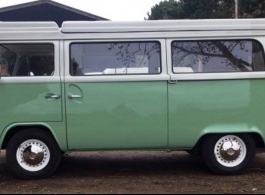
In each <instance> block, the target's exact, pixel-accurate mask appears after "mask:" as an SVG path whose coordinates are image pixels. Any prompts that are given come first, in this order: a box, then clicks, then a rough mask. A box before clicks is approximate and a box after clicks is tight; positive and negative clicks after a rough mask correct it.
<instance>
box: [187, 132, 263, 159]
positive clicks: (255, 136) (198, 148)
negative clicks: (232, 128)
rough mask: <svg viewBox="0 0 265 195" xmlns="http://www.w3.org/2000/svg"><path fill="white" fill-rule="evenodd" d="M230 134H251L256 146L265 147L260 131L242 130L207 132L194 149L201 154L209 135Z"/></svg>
mask: <svg viewBox="0 0 265 195" xmlns="http://www.w3.org/2000/svg"><path fill="white" fill-rule="evenodd" d="M229 134H230V135H240V134H244V135H250V136H252V138H253V140H254V142H255V143H256V147H257V148H258V149H265V142H264V139H263V136H262V135H261V134H260V133H257V132H242V133H239V132H234V133H207V134H204V135H202V136H201V137H200V139H199V141H198V142H197V143H196V145H195V146H194V147H193V149H192V151H193V152H194V153H195V154H200V153H201V149H202V145H203V143H204V140H205V139H206V138H208V137H209V136H212V135H229Z"/></svg>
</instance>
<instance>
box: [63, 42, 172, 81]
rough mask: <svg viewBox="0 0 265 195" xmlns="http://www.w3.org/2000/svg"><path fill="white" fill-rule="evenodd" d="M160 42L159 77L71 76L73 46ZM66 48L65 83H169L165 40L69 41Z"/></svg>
mask: <svg viewBox="0 0 265 195" xmlns="http://www.w3.org/2000/svg"><path fill="white" fill-rule="evenodd" d="M144 41H148V42H151V41H158V42H160V44H161V66H162V72H161V74H157V75H154V74H153V75H151V74H150V75H148V74H146V75H109V76H108V75H104V76H78V77H77V76H71V75H70V46H71V44H74V43H78V42H82V43H86V42H87V43H100V42H103V43H104V42H144ZM64 48H65V59H64V60H65V71H64V75H65V81H66V82H67V83H69V82H79V83H85V82H91V83H93V82H133V81H138V82H140V81H168V80H169V79H170V76H169V75H168V70H167V58H166V41H165V39H122V40H121V39H118V40H117V39H107V40H67V41H65V42H64Z"/></svg>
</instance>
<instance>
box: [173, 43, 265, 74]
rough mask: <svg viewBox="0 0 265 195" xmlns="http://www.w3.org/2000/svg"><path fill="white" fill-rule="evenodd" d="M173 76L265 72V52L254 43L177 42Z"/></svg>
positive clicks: (174, 53)
mask: <svg viewBox="0 0 265 195" xmlns="http://www.w3.org/2000/svg"><path fill="white" fill-rule="evenodd" d="M172 57H173V60H172V61H173V72H174V73H222V72H223V73H225V72H254V71H265V61H264V50H263V47H262V45H261V44H260V43H259V42H257V41H253V40H233V41H231V40H223V41H174V42H173V43H172Z"/></svg>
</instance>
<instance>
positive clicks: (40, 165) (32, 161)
mask: <svg viewBox="0 0 265 195" xmlns="http://www.w3.org/2000/svg"><path fill="white" fill-rule="evenodd" d="M17 161H18V163H19V165H20V166H21V167H22V168H24V169H25V170H27V171H31V172H37V171H40V170H42V169H44V168H45V167H46V166H47V165H48V163H49V161H50V151H49V148H48V147H47V146H46V145H45V144H44V143H43V142H41V141H39V140H29V141H26V142H24V143H22V144H21V145H20V147H19V148H18V150H17Z"/></svg>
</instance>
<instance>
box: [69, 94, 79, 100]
mask: <svg viewBox="0 0 265 195" xmlns="http://www.w3.org/2000/svg"><path fill="white" fill-rule="evenodd" d="M68 98H69V99H71V100H72V99H77V98H82V95H69V96H68Z"/></svg>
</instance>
